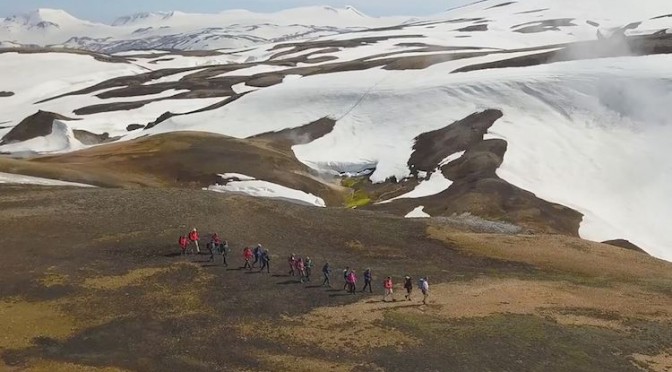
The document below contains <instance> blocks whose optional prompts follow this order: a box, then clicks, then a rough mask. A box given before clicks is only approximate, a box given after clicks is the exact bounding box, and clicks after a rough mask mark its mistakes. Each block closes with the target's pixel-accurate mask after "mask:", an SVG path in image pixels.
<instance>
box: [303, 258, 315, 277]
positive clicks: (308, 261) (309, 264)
mask: <svg viewBox="0 0 672 372" xmlns="http://www.w3.org/2000/svg"><path fill="white" fill-rule="evenodd" d="M303 264H304V266H305V267H306V281H307V282H309V281H310V275H311V274H312V273H313V260H311V259H310V257H308V256H306V261H305V262H304V263H303Z"/></svg>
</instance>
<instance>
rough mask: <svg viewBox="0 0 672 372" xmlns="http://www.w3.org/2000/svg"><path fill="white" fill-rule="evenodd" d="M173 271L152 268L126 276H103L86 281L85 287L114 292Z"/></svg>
mask: <svg viewBox="0 0 672 372" xmlns="http://www.w3.org/2000/svg"><path fill="white" fill-rule="evenodd" d="M169 270H171V269H170V268H167V267H150V268H143V269H136V270H131V271H129V272H128V273H126V274H124V275H114V276H101V277H97V278H88V279H86V280H85V281H84V287H85V288H88V289H102V290H114V289H119V288H124V287H129V286H132V285H135V284H141V283H143V282H144V281H146V280H147V279H148V278H151V277H152V276H154V275H157V274H160V273H164V272H167V271H169Z"/></svg>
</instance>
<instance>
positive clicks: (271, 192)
mask: <svg viewBox="0 0 672 372" xmlns="http://www.w3.org/2000/svg"><path fill="white" fill-rule="evenodd" d="M220 177H222V178H223V179H224V180H229V181H228V182H226V184H224V185H211V186H209V187H208V188H207V190H209V191H216V192H228V193H234V194H244V195H250V196H256V197H260V198H270V199H279V200H285V201H289V202H292V203H297V204H303V205H310V206H314V207H322V208H324V207H326V204H325V202H324V200H323V199H322V198H320V197H317V196H315V195H313V194H309V193H306V192H303V191H301V190H295V189H290V188H289V187H285V186H282V185H278V184H275V183H272V182H267V181H261V180H257V179H255V178H253V177H250V176H246V175H244V174H238V173H225V174H221V175H220ZM231 179H237V181H233V180H231Z"/></svg>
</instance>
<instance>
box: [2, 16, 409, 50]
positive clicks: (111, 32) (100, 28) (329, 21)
mask: <svg viewBox="0 0 672 372" xmlns="http://www.w3.org/2000/svg"><path fill="white" fill-rule="evenodd" d="M406 20H407V19H406V18H404V17H402V18H399V17H390V18H373V17H369V16H366V15H364V14H363V13H361V12H359V11H357V10H356V9H354V8H352V7H347V8H344V9H337V8H332V7H306V8H297V9H291V10H285V11H281V12H277V13H271V14H260V13H253V12H249V11H246V10H229V11H225V12H221V13H217V14H191V13H183V12H177V11H170V12H143V13H137V14H133V15H129V16H125V17H120V18H118V19H117V20H115V21H114V22H113V23H112V24H111V25H104V24H98V23H92V22H88V21H83V20H80V19H77V18H75V17H73V16H71V15H70V14H68V13H67V12H65V11H62V10H53V9H39V10H36V11H34V12H31V13H28V14H24V15H17V16H12V17H8V18H5V19H4V20H2V21H0V41H3V42H12V43H18V44H29V45H39V46H64V47H68V48H75V49H85V50H90V51H96V52H105V53H114V52H123V51H127V50H141V49H145V50H151V49H178V50H204V49H223V48H245V47H250V46H254V45H258V44H263V43H269V42H274V41H287V40H296V39H302V38H311V37H318V36H325V35H334V34H337V33H342V32H347V31H353V30H361V29H366V28H371V27H384V26H390V25H396V24H399V23H401V22H403V21H406Z"/></svg>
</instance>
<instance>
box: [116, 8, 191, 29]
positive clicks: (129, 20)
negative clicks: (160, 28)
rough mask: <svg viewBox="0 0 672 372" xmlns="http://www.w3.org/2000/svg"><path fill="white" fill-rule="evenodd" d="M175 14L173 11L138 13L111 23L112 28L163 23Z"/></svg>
mask: <svg viewBox="0 0 672 372" xmlns="http://www.w3.org/2000/svg"><path fill="white" fill-rule="evenodd" d="M177 13H178V12H175V11H158V12H139V13H135V14H131V15H127V16H123V17H119V18H117V19H115V20H114V22H112V26H125V25H134V24H138V23H145V22H148V21H157V20H158V21H164V20H167V19H170V18H172V17H173V16H175V15H176V14H177Z"/></svg>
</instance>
